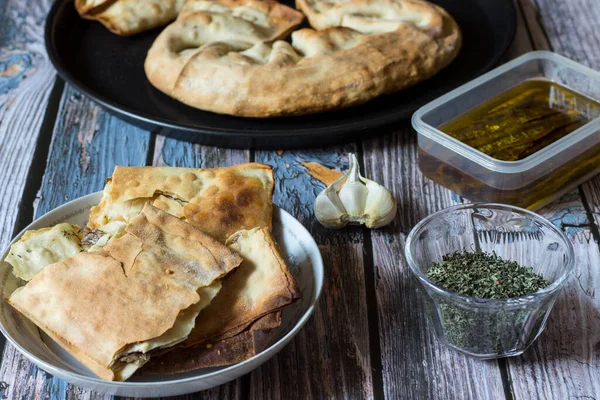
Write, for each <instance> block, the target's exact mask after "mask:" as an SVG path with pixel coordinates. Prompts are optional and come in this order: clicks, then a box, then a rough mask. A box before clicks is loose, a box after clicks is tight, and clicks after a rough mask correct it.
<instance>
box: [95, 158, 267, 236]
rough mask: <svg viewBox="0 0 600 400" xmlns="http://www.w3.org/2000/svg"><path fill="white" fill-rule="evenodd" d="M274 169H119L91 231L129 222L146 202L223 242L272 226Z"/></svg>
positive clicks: (246, 166) (256, 166)
mask: <svg viewBox="0 0 600 400" xmlns="http://www.w3.org/2000/svg"><path fill="white" fill-rule="evenodd" d="M272 196H273V170H272V167H271V166H269V165H265V164H259V163H249V164H240V165H236V166H232V167H224V168H211V169H201V168H176V167H116V168H115V170H114V172H113V174H112V177H111V178H110V179H109V180H108V182H107V184H106V186H105V188H104V195H103V197H102V200H101V201H100V204H99V205H98V206H96V207H93V208H92V210H91V212H90V218H89V221H88V228H89V229H100V230H102V229H104V227H105V226H110V225H109V224H110V223H111V222H118V221H121V222H124V223H126V222H128V221H129V219H130V218H132V217H133V216H135V215H137V213H139V211H140V210H141V209H142V207H143V206H144V204H145V203H146V202H151V203H152V204H153V205H154V206H155V207H158V208H160V209H162V210H164V211H166V212H168V213H169V214H172V215H175V216H176V217H178V218H182V219H184V220H185V221H187V222H189V223H190V224H192V225H193V226H194V227H196V228H197V229H200V230H201V231H202V232H204V233H206V234H207V235H209V236H211V237H213V238H215V239H217V240H218V241H220V242H222V243H224V242H225V240H226V239H227V238H228V237H229V236H231V235H232V234H233V233H235V232H237V231H239V230H242V229H253V228H255V227H259V228H262V227H269V228H270V227H271V219H272V215H273V203H272V200H271V198H272Z"/></svg>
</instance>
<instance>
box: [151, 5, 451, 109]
mask: <svg viewBox="0 0 600 400" xmlns="http://www.w3.org/2000/svg"><path fill="white" fill-rule="evenodd" d="M194 1H196V0H190V2H189V3H188V4H192V3H194ZM323 4H332V3H331V2H322V1H316V2H313V1H310V2H309V1H306V0H299V2H298V5H299V7H300V8H302V10H303V11H304V12H305V13H306V14H307V16H308V17H309V20H310V21H311V23H312V24H313V26H315V25H316V28H317V29H322V30H320V31H315V30H313V29H301V30H299V31H296V32H294V33H293V34H292V41H291V44H290V43H287V42H283V41H276V42H274V43H272V44H271V43H270V41H271V40H272V39H268V38H267V36H265V35H263V36H261V35H260V32H261V31H260V30H259V29H258V27H257V26H254V28H252V26H250V27H247V29H244V30H243V32H242V31H239V30H238V29H237V28H235V27H236V23H237V22H238V21H240V19H239V18H237V16H236V15H234V13H233V12H232V11H231V10H225V11H222V12H220V13H212V14H210V13H206V12H199V13H194V14H183V13H182V15H180V17H179V18H178V19H177V20H176V21H175V22H174V23H173V24H171V25H169V26H168V27H167V28H166V29H165V30H164V31H163V32H162V33H161V34H160V35H159V36H158V38H157V39H156V41H155V42H154V44H153V45H152V47H151V49H150V51H149V52H148V56H147V58H146V62H145V71H146V75H147V77H148V79H149V80H150V82H151V83H152V84H153V85H154V86H155V87H156V88H158V89H159V90H161V91H163V92H164V93H166V94H168V95H169V96H172V97H174V98H175V99H177V100H179V101H181V102H183V103H186V104H188V105H190V106H192V107H196V108H200V109H203V110H208V111H213V112H217V113H224V114H231V115H238V116H246V117H272V116H278V115H300V114H309V113H316V112H321V111H327V110H334V109H339V108H344V107H349V106H353V105H357V104H361V103H364V102H366V101H368V100H370V99H372V98H374V97H377V96H379V95H381V94H385V93H390V92H394V91H398V90H401V89H404V88H406V87H409V86H412V85H414V84H416V83H418V82H420V81H422V80H424V79H427V78H429V77H431V76H432V75H434V74H436V73H437V72H438V71H440V70H441V69H442V68H444V67H445V66H446V65H448V64H449V63H450V62H451V61H452V60H453V59H454V58H455V57H456V55H457V54H458V51H459V49H460V43H461V35H460V31H459V28H458V25H457V24H456V22H455V21H454V20H453V19H452V17H450V16H449V15H448V13H446V12H445V11H444V10H442V9H441V8H439V7H436V6H433V5H431V4H429V3H427V2H421V1H416V0H396V1H391V0H360V1H358V0H356V1H349V2H339V3H336V2H333V6H331V7H329V8H327V9H320V8H319V5H323ZM186 7H187V5H186ZM382 15H385V18H383V17H382ZM243 23H244V24H246V25H247V24H248V21H246V20H244V21H243ZM336 24H340V25H336ZM250 25H252V24H250ZM208 32H209V33H210V34H209V33H208Z"/></svg>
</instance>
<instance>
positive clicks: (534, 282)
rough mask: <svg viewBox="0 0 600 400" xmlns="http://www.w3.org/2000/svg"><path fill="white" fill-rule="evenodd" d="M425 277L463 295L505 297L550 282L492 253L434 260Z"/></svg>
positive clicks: (489, 297) (452, 256) (453, 254)
mask: <svg viewBox="0 0 600 400" xmlns="http://www.w3.org/2000/svg"><path fill="white" fill-rule="evenodd" d="M427 277H428V278H429V279H430V280H431V281H432V282H433V283H435V284H436V285H438V286H441V287H443V288H445V289H447V290H451V291H453V292H456V293H459V294H462V295H464V296H469V297H476V298H480V299H507V298H511V297H521V296H525V295H528V294H531V293H535V292H537V291H538V290H540V289H543V288H545V287H546V286H548V285H549V283H548V281H546V280H545V279H544V277H543V276H541V275H540V274H537V273H535V272H533V268H531V267H523V266H521V265H519V263H517V262H516V261H510V260H505V259H503V258H501V257H499V256H498V255H497V254H496V253H495V252H494V253H491V254H490V253H485V252H474V253H470V252H466V251H465V252H455V253H451V254H446V255H445V256H443V257H442V260H441V261H438V262H436V263H433V264H432V266H431V267H430V268H429V270H428V271H427Z"/></svg>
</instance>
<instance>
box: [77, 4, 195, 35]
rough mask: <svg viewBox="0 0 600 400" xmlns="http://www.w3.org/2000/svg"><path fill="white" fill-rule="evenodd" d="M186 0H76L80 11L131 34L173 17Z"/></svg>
mask: <svg viewBox="0 0 600 400" xmlns="http://www.w3.org/2000/svg"><path fill="white" fill-rule="evenodd" d="M185 1H186V0H75V8H76V9H77V11H78V12H79V15H80V16H81V17H83V18H86V19H91V20H97V21H99V22H101V23H102V24H103V25H104V26H105V27H106V28H108V29H109V30H110V31H111V32H113V33H116V34H117V35H122V36H129V35H133V34H136V33H140V32H144V31H147V30H150V29H153V28H156V27H159V26H162V25H166V24H168V23H169V22H171V21H173V20H174V19H175V18H176V17H177V14H179V11H181V9H182V7H183V5H184V3H185Z"/></svg>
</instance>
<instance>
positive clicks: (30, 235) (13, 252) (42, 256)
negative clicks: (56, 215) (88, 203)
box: [5, 224, 83, 281]
mask: <svg viewBox="0 0 600 400" xmlns="http://www.w3.org/2000/svg"><path fill="white" fill-rule="evenodd" d="M81 251H83V248H82V246H81V230H80V229H79V227H78V226H77V225H71V224H58V225H55V226H53V227H51V228H42V229H38V230H33V231H27V232H25V233H24V234H23V236H21V238H20V239H19V241H18V242H16V243H15V244H13V245H12V246H11V247H10V251H9V252H8V255H7V256H6V258H5V261H6V262H8V263H9V264H10V265H12V266H13V274H14V275H15V276H16V277H17V278H20V279H23V280H24V281H29V280H31V279H32V278H33V277H34V276H35V275H36V274H37V273H38V272H40V271H41V270H42V269H43V268H44V267H45V266H47V265H50V264H54V263H56V262H59V261H62V260H64V259H65V258H69V257H72V256H74V255H75V254H77V253H79V252H81Z"/></svg>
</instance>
